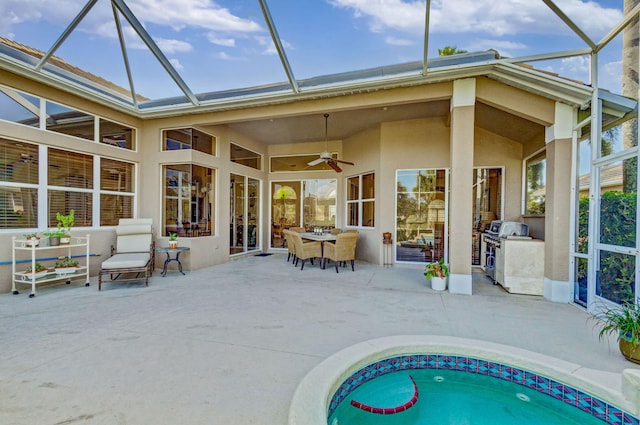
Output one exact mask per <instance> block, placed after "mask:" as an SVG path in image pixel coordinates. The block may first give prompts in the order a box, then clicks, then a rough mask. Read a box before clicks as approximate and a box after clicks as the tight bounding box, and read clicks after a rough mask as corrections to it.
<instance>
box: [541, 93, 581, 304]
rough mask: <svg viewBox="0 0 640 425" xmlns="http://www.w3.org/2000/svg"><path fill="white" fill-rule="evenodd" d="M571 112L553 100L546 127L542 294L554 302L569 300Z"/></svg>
mask: <svg viewBox="0 0 640 425" xmlns="http://www.w3.org/2000/svg"><path fill="white" fill-rule="evenodd" d="M573 121H574V111H573V109H572V108H571V107H570V106H568V105H565V104H562V103H559V102H556V111H555V122H554V124H553V125H552V126H550V127H547V128H546V134H545V141H546V144H547V153H546V156H547V167H546V168H547V170H546V173H547V175H546V179H547V184H546V186H547V190H546V195H545V216H544V226H545V232H544V233H545V252H544V258H545V261H544V263H545V264H544V276H545V277H544V297H545V298H547V299H549V300H551V301H555V302H562V303H568V302H570V301H571V300H572V294H571V292H572V291H571V286H570V284H569V249H568V247H569V235H570V232H569V229H570V228H571V226H572V225H573V224H572V220H571V217H570V214H568V211H570V210H571V208H570V207H571V181H572V178H573V176H572V175H571V173H570V172H568V170H571V169H572V168H571V143H572V135H573Z"/></svg>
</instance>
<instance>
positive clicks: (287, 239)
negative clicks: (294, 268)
mask: <svg viewBox="0 0 640 425" xmlns="http://www.w3.org/2000/svg"><path fill="white" fill-rule="evenodd" d="M282 234H283V236H284V245H285V246H286V247H287V251H288V254H287V263H288V262H289V260H290V259H293V261H292V264H295V262H296V245H295V244H294V243H293V241H292V240H291V236H290V234H291V230H289V229H284V230H283V231H282Z"/></svg>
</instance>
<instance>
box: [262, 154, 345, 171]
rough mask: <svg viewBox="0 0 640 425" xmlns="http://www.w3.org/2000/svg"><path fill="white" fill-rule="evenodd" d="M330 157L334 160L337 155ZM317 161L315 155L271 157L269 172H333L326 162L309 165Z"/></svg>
mask: <svg viewBox="0 0 640 425" xmlns="http://www.w3.org/2000/svg"><path fill="white" fill-rule="evenodd" d="M331 156H332V157H333V158H335V159H337V158H338V154H336V153H333V154H331ZM317 159H318V155H317V154H311V155H290V156H272V157H271V171H272V172H276V171H296V172H299V171H323V170H333V168H331V167H330V166H329V165H327V163H326V162H324V161H322V162H320V163H318V164H315V165H309V163H310V162H312V161H315V160H317Z"/></svg>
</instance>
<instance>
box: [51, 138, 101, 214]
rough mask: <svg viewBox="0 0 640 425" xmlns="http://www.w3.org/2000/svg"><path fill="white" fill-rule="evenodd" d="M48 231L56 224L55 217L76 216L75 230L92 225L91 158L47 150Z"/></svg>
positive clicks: (73, 153) (57, 150)
mask: <svg viewBox="0 0 640 425" xmlns="http://www.w3.org/2000/svg"><path fill="white" fill-rule="evenodd" d="M48 155H49V164H48V173H49V181H48V192H49V196H48V199H49V206H48V214H49V224H48V226H49V227H55V225H56V224H57V220H56V213H57V212H60V213H62V214H68V213H69V211H71V210H74V212H75V225H76V226H80V227H82V226H91V225H92V224H93V216H92V211H93V157H92V156H90V155H84V154H80V153H75V152H68V151H63V150H59V149H49V154H48Z"/></svg>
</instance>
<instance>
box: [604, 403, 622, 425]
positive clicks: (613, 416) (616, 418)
mask: <svg viewBox="0 0 640 425" xmlns="http://www.w3.org/2000/svg"><path fill="white" fill-rule="evenodd" d="M623 420H624V413H623V412H622V410H620V409H618V408H617V407H613V406H611V405H609V404H608V405H607V423H609V424H612V425H617V424H623V423H624V422H623Z"/></svg>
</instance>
